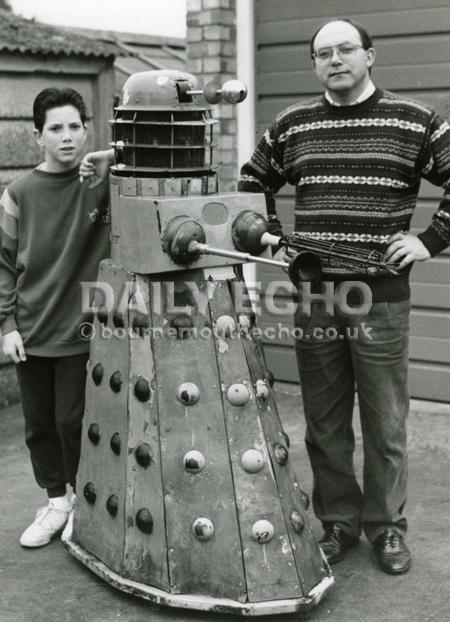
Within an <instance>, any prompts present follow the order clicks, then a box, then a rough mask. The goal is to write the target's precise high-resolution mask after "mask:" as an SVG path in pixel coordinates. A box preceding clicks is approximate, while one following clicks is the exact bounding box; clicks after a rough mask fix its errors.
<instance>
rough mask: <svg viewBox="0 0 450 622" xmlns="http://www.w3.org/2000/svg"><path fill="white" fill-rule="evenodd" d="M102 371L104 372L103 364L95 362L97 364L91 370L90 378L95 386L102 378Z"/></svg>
mask: <svg viewBox="0 0 450 622" xmlns="http://www.w3.org/2000/svg"><path fill="white" fill-rule="evenodd" d="M103 373H104V369H103V365H102V364H101V363H97V365H96V366H95V367H94V369H93V370H92V380H93V381H94V384H95V385H96V386H97V387H98V385H99V384H100V383H101V381H102V379H103Z"/></svg>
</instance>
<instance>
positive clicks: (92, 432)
mask: <svg viewBox="0 0 450 622" xmlns="http://www.w3.org/2000/svg"><path fill="white" fill-rule="evenodd" d="M87 435H88V439H89V440H90V441H91V443H93V444H94V445H98V444H99V442H100V426H99V425H98V423H91V425H90V426H89V428H88V431H87Z"/></svg>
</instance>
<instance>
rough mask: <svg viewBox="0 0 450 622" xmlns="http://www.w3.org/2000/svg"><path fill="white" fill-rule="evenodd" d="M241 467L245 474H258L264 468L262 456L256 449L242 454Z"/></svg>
mask: <svg viewBox="0 0 450 622" xmlns="http://www.w3.org/2000/svg"><path fill="white" fill-rule="evenodd" d="M241 465H242V468H243V469H244V471H247V473H258V471H261V469H262V468H263V467H264V456H263V455H262V453H261V452H260V451H258V450H256V449H248V450H247V451H246V452H244V453H243V454H242V458H241Z"/></svg>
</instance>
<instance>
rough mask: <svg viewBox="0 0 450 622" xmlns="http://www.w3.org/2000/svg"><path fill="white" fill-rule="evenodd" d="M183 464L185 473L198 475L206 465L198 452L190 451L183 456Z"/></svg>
mask: <svg viewBox="0 0 450 622" xmlns="http://www.w3.org/2000/svg"><path fill="white" fill-rule="evenodd" d="M183 464H184V468H185V469H186V471H189V472H190V473H200V471H202V470H203V469H204V467H205V464H206V460H205V456H204V455H203V454H202V453H201V452H200V451H197V450H196V449H192V450H191V451H188V452H187V453H186V454H185V455H184V457H183Z"/></svg>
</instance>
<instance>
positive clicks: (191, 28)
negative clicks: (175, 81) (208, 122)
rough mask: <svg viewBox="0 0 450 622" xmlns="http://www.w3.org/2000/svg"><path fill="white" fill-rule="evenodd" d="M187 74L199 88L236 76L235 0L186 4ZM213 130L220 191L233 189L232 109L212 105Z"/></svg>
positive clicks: (193, 0) (234, 145) (235, 172)
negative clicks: (215, 121) (192, 75)
mask: <svg viewBox="0 0 450 622" xmlns="http://www.w3.org/2000/svg"><path fill="white" fill-rule="evenodd" d="M186 51H187V71H188V72H189V73H192V74H194V75H195V76H196V77H197V78H198V80H199V87H202V86H203V85H204V84H205V83H206V82H209V81H210V80H214V81H218V82H219V83H220V84H223V83H224V82H225V81H226V80H231V79H233V78H236V77H239V76H236V0H188V1H187V47H186ZM214 117H215V118H216V119H218V120H219V121H220V123H219V124H218V125H216V126H215V128H214V134H215V137H216V141H215V142H217V143H218V148H217V149H216V152H215V157H214V162H215V165H216V166H218V173H219V184H220V186H219V187H220V190H221V191H222V192H228V191H233V190H236V186H237V175H238V168H237V141H236V134H237V120H236V106H234V105H232V104H226V103H225V104H216V105H215V106H214Z"/></svg>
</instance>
